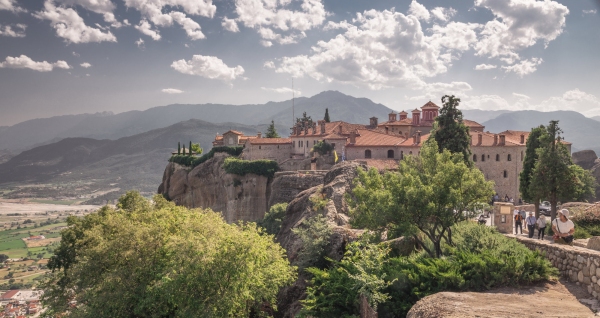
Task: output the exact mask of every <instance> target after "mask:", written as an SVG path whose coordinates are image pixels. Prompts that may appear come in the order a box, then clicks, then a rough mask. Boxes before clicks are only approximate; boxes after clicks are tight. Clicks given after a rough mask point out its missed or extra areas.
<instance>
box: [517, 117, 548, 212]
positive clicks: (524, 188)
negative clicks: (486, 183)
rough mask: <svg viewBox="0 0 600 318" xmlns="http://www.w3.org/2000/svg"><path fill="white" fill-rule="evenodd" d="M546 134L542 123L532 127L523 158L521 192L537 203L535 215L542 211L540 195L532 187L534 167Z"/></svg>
mask: <svg viewBox="0 0 600 318" xmlns="http://www.w3.org/2000/svg"><path fill="white" fill-rule="evenodd" d="M545 134H546V127H545V126H544V125H540V126H539V127H535V128H533V129H531V133H529V137H527V144H526V149H525V158H524V159H523V170H522V171H521V174H520V175H519V192H521V198H522V199H523V200H524V201H529V202H533V204H534V205H535V217H536V218H537V217H539V213H540V199H541V198H540V197H536V196H535V193H534V191H532V189H530V186H531V179H532V174H533V169H534V168H535V163H536V162H537V160H538V155H537V149H538V148H540V147H541V146H542V143H541V139H542V137H543V136H544V135H545Z"/></svg>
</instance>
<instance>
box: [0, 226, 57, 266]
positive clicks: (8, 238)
mask: <svg viewBox="0 0 600 318" xmlns="http://www.w3.org/2000/svg"><path fill="white" fill-rule="evenodd" d="M66 225H67V223H65V222H61V223H56V224H50V225H45V226H42V227H38V228H21V229H12V230H5V231H0V254H6V255H8V257H10V258H21V257H27V254H28V252H31V253H33V255H34V257H35V256H37V254H39V253H42V252H43V253H44V258H49V257H50V256H52V254H50V253H48V252H47V251H43V250H44V249H45V247H30V248H27V245H26V244H25V242H24V241H23V240H22V238H24V237H28V236H29V232H31V235H40V234H41V235H44V236H45V237H46V238H55V237H60V231H58V230H53V229H54V228H56V227H60V226H66Z"/></svg>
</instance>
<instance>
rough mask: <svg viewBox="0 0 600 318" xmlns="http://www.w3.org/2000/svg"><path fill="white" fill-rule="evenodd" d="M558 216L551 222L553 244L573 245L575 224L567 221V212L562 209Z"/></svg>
mask: <svg viewBox="0 0 600 318" xmlns="http://www.w3.org/2000/svg"><path fill="white" fill-rule="evenodd" d="M558 216H559V217H557V218H556V219H554V221H552V231H553V232H554V236H552V238H553V239H554V243H558V244H567V245H573V233H575V224H573V221H571V220H569V210H567V209H562V210H560V211H559V212H558Z"/></svg>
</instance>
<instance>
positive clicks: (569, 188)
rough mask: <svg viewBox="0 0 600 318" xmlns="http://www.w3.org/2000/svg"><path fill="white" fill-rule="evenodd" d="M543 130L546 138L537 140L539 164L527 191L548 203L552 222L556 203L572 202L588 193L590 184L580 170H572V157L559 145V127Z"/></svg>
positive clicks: (555, 123)
mask: <svg viewBox="0 0 600 318" xmlns="http://www.w3.org/2000/svg"><path fill="white" fill-rule="evenodd" d="M546 130H547V134H545V135H544V136H543V138H541V139H540V141H541V147H540V148H538V150H537V155H538V160H537V162H536V163H535V167H534V169H533V173H532V180H531V185H530V191H531V192H532V193H533V194H534V195H535V196H537V197H540V198H547V200H548V201H550V205H551V209H552V212H551V217H552V219H553V220H554V219H555V218H556V206H557V205H558V201H562V202H565V201H572V200H576V199H579V198H581V197H582V196H584V195H585V194H587V193H591V192H592V191H593V183H592V184H590V177H588V176H587V175H586V173H585V172H584V171H583V169H577V168H575V167H572V166H573V165H574V164H573V160H572V158H571V154H570V153H569V150H568V149H567V147H566V146H565V145H564V144H563V143H562V142H561V139H562V138H561V134H562V130H561V129H560V127H558V120H552V121H550V124H548V126H547V128H546ZM588 173H589V172H588ZM580 177H581V178H582V179H583V180H582V179H580Z"/></svg>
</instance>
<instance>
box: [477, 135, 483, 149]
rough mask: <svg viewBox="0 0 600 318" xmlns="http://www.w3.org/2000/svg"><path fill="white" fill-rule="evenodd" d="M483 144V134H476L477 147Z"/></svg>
mask: <svg viewBox="0 0 600 318" xmlns="http://www.w3.org/2000/svg"><path fill="white" fill-rule="evenodd" d="M482 143H483V134H477V146H481V144H482Z"/></svg>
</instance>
